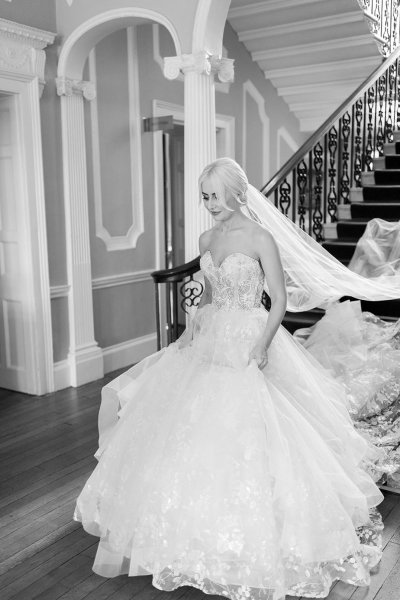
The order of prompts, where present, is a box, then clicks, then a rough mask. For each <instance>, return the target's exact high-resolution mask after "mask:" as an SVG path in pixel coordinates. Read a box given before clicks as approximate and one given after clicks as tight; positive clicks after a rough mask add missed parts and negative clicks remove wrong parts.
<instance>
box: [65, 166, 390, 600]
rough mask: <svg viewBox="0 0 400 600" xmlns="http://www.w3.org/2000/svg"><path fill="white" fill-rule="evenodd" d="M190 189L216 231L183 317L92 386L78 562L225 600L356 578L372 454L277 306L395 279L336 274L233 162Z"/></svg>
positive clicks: (274, 597) (383, 286)
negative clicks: (181, 324)
mask: <svg viewBox="0 0 400 600" xmlns="http://www.w3.org/2000/svg"><path fill="white" fill-rule="evenodd" d="M199 185H200V191H201V196H202V199H203V203H204V206H205V208H206V210H208V211H209V212H210V213H211V214H212V216H213V219H214V222H215V224H214V226H213V227H212V228H211V229H210V230H209V231H206V232H205V233H203V234H202V235H201V236H200V242H199V244H200V253H201V269H202V271H203V273H204V276H205V291H204V294H203V296H202V299H201V302H200V305H199V307H198V310H197V312H196V314H195V317H194V319H193V320H192V323H191V324H190V326H189V327H188V328H187V329H186V331H185V332H184V333H183V334H182V336H181V338H180V339H179V340H178V341H177V342H175V343H173V344H171V345H170V346H169V347H167V348H164V349H163V350H161V351H159V352H157V353H155V354H153V355H152V356H150V357H148V358H147V359H145V360H143V361H141V362H140V363H139V364H137V365H135V366H134V367H132V368H131V369H130V370H128V371H127V372H126V373H124V374H123V375H121V376H120V377H118V378H117V379H115V380H114V381H113V382H111V383H110V384H109V385H108V386H106V388H103V398H102V406H101V409H100V414H99V426H100V434H101V435H100V447H99V450H98V452H97V454H96V456H97V458H98V459H99V463H98V465H97V466H96V468H95V470H94V471H93V473H92V474H91V476H90V477H89V479H88V481H87V483H86V484H85V486H84V488H83V490H82V492H81V494H80V495H79V498H78V500H77V504H76V510H75V515H74V518H75V519H76V520H79V521H81V522H82V524H83V527H84V528H85V530H86V531H88V532H89V533H91V534H93V535H96V536H98V537H100V542H99V546H98V550H97V554H96V558H95V562H94V566H93V569H94V571H95V572H96V573H98V574H100V575H103V576H105V577H114V576H116V575H119V574H122V573H127V574H129V575H130V576H135V575H148V574H152V583H153V585H154V586H155V587H156V588H158V589H161V590H166V591H171V590H174V589H176V588H178V587H180V586H192V587H195V588H199V589H201V590H203V591H204V592H205V593H207V594H218V595H221V596H226V597H228V598H231V599H232V600H244V599H246V598H248V599H254V600H281V599H283V598H284V597H285V594H289V595H298V596H305V597H319V598H321V597H326V596H327V595H328V593H329V589H330V587H331V584H332V582H333V581H335V580H337V579H341V580H342V581H345V582H347V583H351V584H354V585H364V586H365V585H368V584H369V581H370V569H371V568H372V567H374V566H375V565H376V564H377V563H378V562H379V560H380V558H381V547H380V545H381V538H380V531H381V529H382V522H381V519H380V516H379V513H378V512H377V510H376V508H375V507H376V506H377V505H378V504H379V503H380V502H381V501H382V499H383V496H382V494H381V492H380V491H379V489H378V488H377V486H376V485H375V483H374V481H373V480H372V478H371V477H370V475H369V474H368V473H367V468H368V464H369V463H370V462H371V461H372V460H374V459H375V457H376V453H377V452H378V451H377V450H376V449H375V448H374V447H373V446H372V445H371V444H368V442H367V441H366V440H365V439H364V438H363V437H361V436H360V435H359V433H357V431H356V430H355V429H354V427H353V425H352V421H351V418H350V416H349V413H348V410H347V408H346V398H345V389H344V387H343V386H342V384H341V383H339V382H338V381H336V380H335V379H334V378H333V377H332V375H331V374H330V373H329V372H328V371H327V370H325V369H324V368H323V367H322V366H321V365H320V364H319V363H318V362H317V360H316V359H315V358H313V357H312V355H311V354H309V353H308V352H307V351H306V350H305V349H304V348H303V347H302V346H301V344H299V343H298V342H296V341H295V340H294V339H293V338H292V336H290V334H289V333H288V332H287V331H286V330H285V329H284V328H283V327H282V326H281V325H280V323H281V320H282V318H283V315H284V312H285V308H286V304H288V306H289V307H291V308H290V309H291V310H303V309H304V308H305V307H308V306H312V305H313V306H315V305H321V304H322V303H323V302H324V301H328V300H330V299H332V298H333V297H335V294H336V297H340V296H341V295H344V294H346V293H347V294H349V293H351V292H353V295H356V296H358V297H369V296H370V295H371V294H374V295H375V296H377V297H379V298H385V297H388V296H390V294H392V297H393V295H394V297H396V296H395V294H397V295H398V296H400V286H399V289H398V290H394V289H393V287H392V288H391V289H389V286H388V285H387V282H386V280H382V282H381V283H376V282H375V287H374V288H371V287H370V284H369V282H368V280H365V281H364V278H362V277H360V276H359V275H356V274H352V273H350V272H347V270H346V269H344V267H342V265H340V266H338V265H337V264H336V262H335V260H334V259H333V258H332V257H331V256H330V255H329V254H327V253H326V252H324V251H323V249H322V248H321V247H320V246H319V245H318V244H316V243H315V242H313V241H312V240H311V241H310V239H308V237H307V239H306V237H305V234H304V235H303V234H302V233H301V232H299V231H297V230H294V229H293V227H295V226H293V225H292V224H290V222H289V221H288V220H287V219H286V218H285V217H283V216H282V215H281V214H280V213H279V211H277V210H276V209H275V208H274V207H273V206H272V205H270V203H269V202H267V201H266V200H265V198H263V197H262V196H261V197H260V195H259V193H258V192H257V191H256V190H255V188H253V187H252V186H250V185H249V184H248V181H247V178H246V175H245V173H244V172H243V170H242V169H241V167H240V166H239V165H238V164H237V163H236V162H234V161H233V160H231V159H228V158H223V159H219V160H217V161H215V162H214V163H212V164H210V165H208V167H206V168H205V170H204V171H203V173H202V175H201V177H200V180H199ZM257 194H258V195H257ZM263 211H264V212H263ZM304 260H306V262H305V263H304V262H303V261H304ZM338 264H340V263H338ZM343 269H344V270H343ZM321 273H322V275H323V279H322V280H321ZM348 273H350V275H348ZM263 289H266V290H268V293H269V295H270V297H271V300H272V307H271V310H270V311H269V312H267V311H266V310H265V309H264V307H263V306H262V304H261V295H262V292H263ZM355 289H357V290H358V292H359V293H358V294H355V293H354V290H355Z"/></svg>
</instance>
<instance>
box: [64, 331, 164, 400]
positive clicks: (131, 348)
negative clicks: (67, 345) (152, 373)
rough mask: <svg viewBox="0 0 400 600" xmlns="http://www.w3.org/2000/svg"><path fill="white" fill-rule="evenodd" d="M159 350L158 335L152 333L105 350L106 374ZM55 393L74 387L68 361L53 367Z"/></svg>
mask: <svg viewBox="0 0 400 600" xmlns="http://www.w3.org/2000/svg"><path fill="white" fill-rule="evenodd" d="M156 350H157V334H156V333H150V334H148V335H143V336H141V337H138V338H134V339H132V340H127V341H126V342H121V343H120V344H114V345H113V346H108V347H107V348H103V360H104V373H110V371H115V370H116V369H123V368H124V367H129V366H130V365H133V364H134V363H137V362H139V361H140V360H142V359H143V358H146V356H149V355H150V354H153V352H155V351H156ZM53 373H54V391H58V390H63V389H65V388H67V387H71V386H72V382H71V369H70V364H69V361H68V359H65V360H60V361H58V362H55V363H54V365H53Z"/></svg>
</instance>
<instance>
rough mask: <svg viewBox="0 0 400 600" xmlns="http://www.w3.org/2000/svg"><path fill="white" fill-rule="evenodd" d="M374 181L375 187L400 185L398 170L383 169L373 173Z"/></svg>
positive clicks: (399, 172) (399, 170) (399, 171)
mask: <svg viewBox="0 0 400 600" xmlns="http://www.w3.org/2000/svg"><path fill="white" fill-rule="evenodd" d="M399 158H400V157H399ZM373 174H374V179H375V184H376V185H384V186H386V185H399V184H400V169H384V170H380V169H378V170H376V171H374V173H373Z"/></svg>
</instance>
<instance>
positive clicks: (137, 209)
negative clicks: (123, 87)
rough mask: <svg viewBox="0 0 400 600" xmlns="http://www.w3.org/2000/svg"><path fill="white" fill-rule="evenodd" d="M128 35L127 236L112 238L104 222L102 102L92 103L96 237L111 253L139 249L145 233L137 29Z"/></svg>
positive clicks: (92, 68) (93, 75) (92, 63)
mask: <svg viewBox="0 0 400 600" xmlns="http://www.w3.org/2000/svg"><path fill="white" fill-rule="evenodd" d="M126 33H127V79H128V90H129V134H130V135H129V143H130V178H131V199H132V207H131V208H132V224H131V225H130V227H129V229H128V231H127V232H126V234H125V235H111V234H110V233H109V231H108V230H107V228H106V226H105V225H104V223H103V207H102V205H103V197H102V186H101V148H100V135H99V115H98V100H97V98H95V99H93V100H92V102H91V104H90V117H91V136H92V168H93V190H94V207H95V226H96V236H97V237H98V238H100V239H101V240H103V242H104V243H105V245H106V248H107V250H108V251H109V252H111V251H114V250H129V249H131V248H135V247H136V244H137V241H138V239H139V237H140V236H141V234H142V233H143V232H144V207H143V173H142V143H141V119H140V100H139V65H138V53H137V40H136V28H135V27H128V28H127V30H126ZM89 77H90V80H91V81H92V82H93V83H94V84H95V86H96V81H97V69H96V49H95V48H94V49H93V50H92V51H91V52H90V54H89Z"/></svg>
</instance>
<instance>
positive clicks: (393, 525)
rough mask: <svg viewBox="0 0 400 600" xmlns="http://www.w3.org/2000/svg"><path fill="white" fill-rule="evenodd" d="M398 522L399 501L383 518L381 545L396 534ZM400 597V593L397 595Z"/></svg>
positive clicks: (399, 514) (384, 544)
mask: <svg viewBox="0 0 400 600" xmlns="http://www.w3.org/2000/svg"><path fill="white" fill-rule="evenodd" d="M399 523H400V501H399V502H398V504H396V506H394V508H393V509H392V510H391V511H390V512H389V514H388V515H387V517H386V519H385V520H384V525H385V527H384V529H383V532H382V544H383V547H385V546H386V544H388V543H389V542H390V540H391V539H392V537H393V536H394V535H395V534H396V531H397V530H398V527H399ZM399 599H400V595H399Z"/></svg>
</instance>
